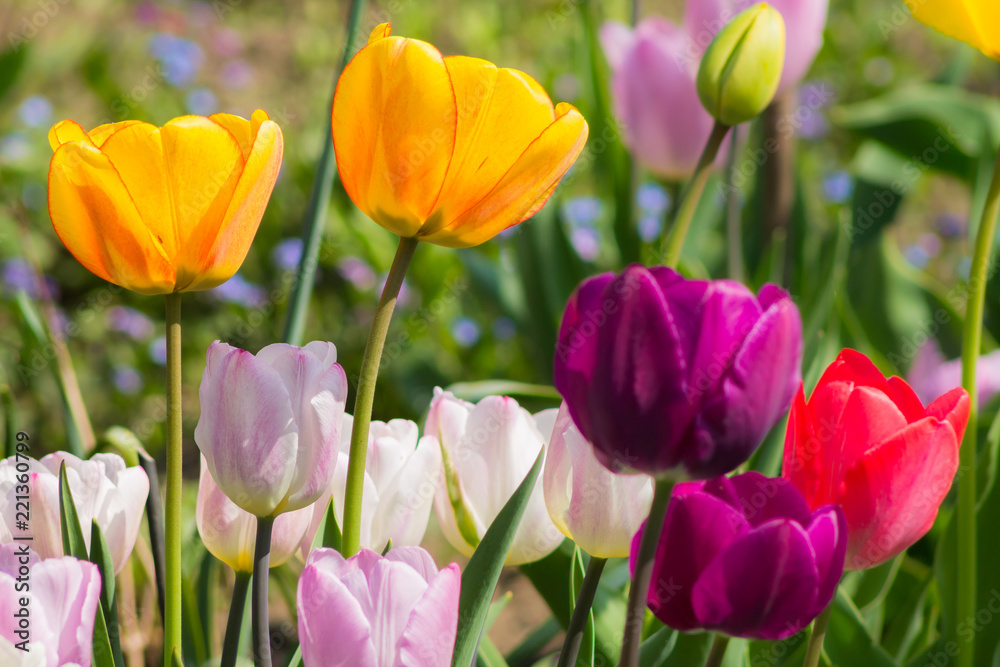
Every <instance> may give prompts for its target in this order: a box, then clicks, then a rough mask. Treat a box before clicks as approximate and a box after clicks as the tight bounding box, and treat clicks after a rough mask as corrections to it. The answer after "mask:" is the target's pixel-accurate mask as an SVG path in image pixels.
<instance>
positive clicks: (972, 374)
mask: <svg viewBox="0 0 1000 667" xmlns="http://www.w3.org/2000/svg"><path fill="white" fill-rule="evenodd" d="M998 213H1000V154H998V155H997V160H996V162H994V164H993V180H992V181H991V182H990V190H989V193H988V194H987V195H986V206H985V207H984V208H983V217H982V220H981V221H980V223H979V230H978V231H977V232H976V246H975V250H974V252H973V255H972V269H971V271H970V273H969V295H968V301H967V302H966V307H965V327H964V329H963V332H962V386H963V387H965V390H966V391H967V392H969V423H968V425H967V426H966V427H965V437H964V438H963V440H962V448H961V450H960V453H959V470H960V471H961V475H960V477H959V478H958V509H957V512H958V516H957V519H958V610H957V611H958V616H957V617H958V618H959V619H966V618H968V619H971V618H974V617H975V616H976V496H977V494H976V428H977V426H978V420H979V396H978V392H977V391H976V362H977V361H978V360H979V353H980V350H981V348H982V342H983V306H984V303H985V300H986V281H987V280H988V278H989V275H988V272H989V264H990V251H991V250H992V249H993V237H994V236H995V235H996V228H997V214H998ZM974 653H975V644H974V643H970V644H969V646H966V647H964V649H963V650H962V651H961V652H960V653H959V654H958V656H957V657H956V658H957V659H956V662H957V664H958V665H959V667H971V666H972V665H974V664H975V655H974Z"/></svg>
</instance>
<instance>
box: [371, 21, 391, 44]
mask: <svg viewBox="0 0 1000 667" xmlns="http://www.w3.org/2000/svg"><path fill="white" fill-rule="evenodd" d="M391 34H392V25H391V24H389V23H379V24H378V25H377V26H375V29H374V30H372V31H371V34H369V35H368V43H369V44H371V43H372V42H377V41H378V40H380V39H385V38H386V37H388V36H389V35H391Z"/></svg>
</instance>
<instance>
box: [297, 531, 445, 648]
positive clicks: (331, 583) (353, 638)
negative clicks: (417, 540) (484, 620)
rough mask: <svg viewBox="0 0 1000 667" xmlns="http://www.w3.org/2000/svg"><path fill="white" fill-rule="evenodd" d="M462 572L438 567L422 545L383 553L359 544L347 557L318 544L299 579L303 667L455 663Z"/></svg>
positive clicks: (298, 598) (300, 635) (298, 599)
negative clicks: (383, 554) (349, 556)
mask: <svg viewBox="0 0 1000 667" xmlns="http://www.w3.org/2000/svg"><path fill="white" fill-rule="evenodd" d="M460 589H461V573H460V571H459V569H458V565H457V564H456V563H452V564H451V565H449V566H448V567H446V568H444V569H443V570H441V571H440V572H439V571H438V569H437V566H436V565H435V564H434V560H433V559H432V558H431V556H430V554H428V553H427V552H426V551H424V550H423V549H421V548H420V547H398V548H396V549H393V550H392V551H390V552H389V553H388V554H386V555H385V556H384V557H382V556H379V555H378V554H377V553H375V552H374V551H369V550H368V549H362V550H361V551H359V552H358V553H357V554H356V555H354V556H352V557H351V558H348V559H347V560H345V559H344V557H343V556H341V555H340V553H338V552H337V551H335V550H333V549H325V548H320V549H316V550H315V551H313V552H312V554H310V555H309V560H308V562H307V563H306V567H305V569H304V570H303V571H302V576H301V577H300V578H299V588H298V595H297V607H298V612H299V641H300V642H301V645H302V664H303V665H305V667H440V665H450V664H451V658H452V654H453V652H454V650H455V635H456V633H457V630H458V595H459V590H460Z"/></svg>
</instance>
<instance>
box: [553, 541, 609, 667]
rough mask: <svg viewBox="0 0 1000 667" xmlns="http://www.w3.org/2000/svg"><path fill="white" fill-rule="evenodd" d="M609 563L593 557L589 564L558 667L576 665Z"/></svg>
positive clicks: (567, 630) (570, 620)
mask: <svg viewBox="0 0 1000 667" xmlns="http://www.w3.org/2000/svg"><path fill="white" fill-rule="evenodd" d="M607 562H608V559H607V558H595V557H593V556H591V558H590V563H588V564H587V572H586V574H584V575H583V584H582V585H581V586H580V594H579V595H578V596H577V598H576V606H575V607H573V616H571V617H570V619H569V626H568V627H567V628H566V639H565V641H564V642H563V646H562V651H560V653H559V664H558V665H557V666H556V667H573V665H575V664H576V657H577V655H579V654H580V647H581V646H582V645H583V636H584V635H585V634H586V632H587V620H588V619H589V618H590V608H591V607H592V606H593V605H594V595H595V594H596V593H597V584H598V583H599V582H600V581H601V573H602V572H604V566H605V565H606V564H607Z"/></svg>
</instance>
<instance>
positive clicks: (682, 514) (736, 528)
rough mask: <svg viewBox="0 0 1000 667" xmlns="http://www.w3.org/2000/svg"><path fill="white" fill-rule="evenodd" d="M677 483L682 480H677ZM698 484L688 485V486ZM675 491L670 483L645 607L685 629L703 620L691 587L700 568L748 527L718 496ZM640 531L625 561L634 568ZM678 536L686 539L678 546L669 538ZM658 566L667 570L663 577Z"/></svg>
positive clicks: (675, 627) (658, 616)
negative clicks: (671, 489)
mask: <svg viewBox="0 0 1000 667" xmlns="http://www.w3.org/2000/svg"><path fill="white" fill-rule="evenodd" d="M682 486H687V485H678V487H682ZM698 486H699V485H694V484H692V485H690V487H692V488H698ZM681 490H683V489H681ZM677 491H678V489H677V488H675V492H674V496H673V497H672V498H671V500H670V505H669V506H668V507H667V516H666V519H665V521H664V523H663V534H662V537H661V538H660V543H659V545H658V546H657V549H656V560H655V565H654V567H653V579H652V583H651V584H650V587H649V608H650V610H652V612H653V613H654V614H655V615H656V617H657V618H659V619H660V620H661V621H663V622H664V623H665V624H667V625H669V626H670V627H672V628H674V629H676V630H681V631H686V630H692V629H694V628H698V627H701V625H702V621H701V619H700V616H699V615H698V614H697V613H696V610H695V608H694V607H693V599H692V589H693V587H694V586H695V583H696V582H697V581H698V577H699V574H700V573H701V572H702V571H703V570H704V569H705V568H706V567H708V566H709V564H710V563H712V562H714V560H715V559H716V557H717V556H718V554H719V553H720V551H723V550H724V549H725V548H726V546H727V545H728V544H729V543H730V542H732V541H733V540H734V539H736V538H738V537H739V536H740V535H742V534H743V533H745V532H746V531H747V530H749V524H748V523H747V520H746V519H745V518H744V517H743V514H742V513H741V512H740V511H739V510H738V509H736V508H735V507H733V506H731V505H729V504H728V503H726V502H725V501H723V500H720V499H718V498H716V497H714V496H711V495H708V494H703V493H691V494H689V495H688V494H683V493H681V494H678V492H677ZM641 536H642V531H641V530H640V531H639V532H638V533H636V535H635V539H634V540H633V542H632V554H631V557H630V559H629V565H630V567H631V569H632V570H633V571H634V570H635V554H636V552H637V551H638V544H639V541H640V540H641V539H642V537H641ZM678 536H684V538H686V539H687V540H688V541H687V542H686V543H685V544H684V545H683V548H678V547H677V545H675V544H674V542H673V541H672V538H673V539H674V540H675V539H677V537H678ZM757 558H758V557H757V556H754V559H757ZM661 572H669V573H670V575H669V577H667V578H664V577H663V576H661V574H660V573H661Z"/></svg>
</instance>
